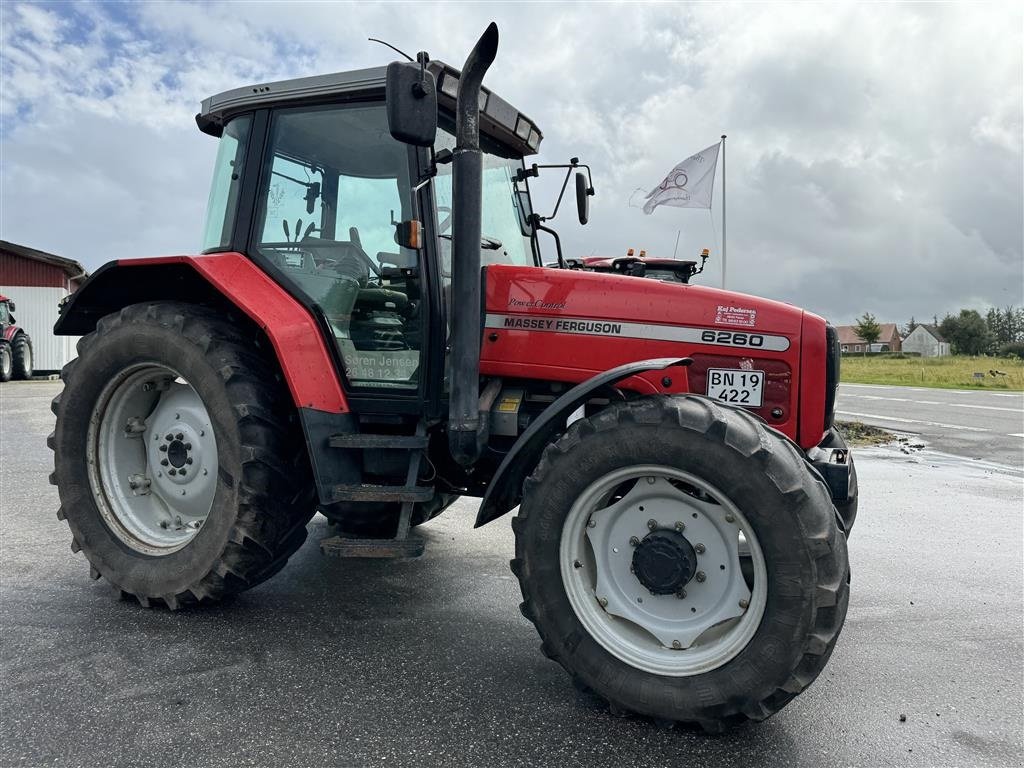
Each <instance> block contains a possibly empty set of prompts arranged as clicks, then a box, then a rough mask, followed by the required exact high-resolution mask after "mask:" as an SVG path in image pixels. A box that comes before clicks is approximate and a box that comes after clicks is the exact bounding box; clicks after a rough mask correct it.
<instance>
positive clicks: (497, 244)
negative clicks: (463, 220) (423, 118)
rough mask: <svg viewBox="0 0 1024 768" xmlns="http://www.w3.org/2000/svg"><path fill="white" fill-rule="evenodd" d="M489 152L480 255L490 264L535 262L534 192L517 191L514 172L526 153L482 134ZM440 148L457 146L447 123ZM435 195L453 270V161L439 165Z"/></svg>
mask: <svg viewBox="0 0 1024 768" xmlns="http://www.w3.org/2000/svg"><path fill="white" fill-rule="evenodd" d="M480 145H481V148H482V149H483V150H484V156H483V210H482V212H481V213H482V218H481V226H480V234H481V236H482V240H483V243H484V247H483V248H482V249H481V251H480V261H481V263H482V264H483V265H485V266H486V265H488V264H516V265H519V266H533V265H534V264H535V263H536V261H535V260H534V257H533V244H532V241H531V238H530V228H529V225H528V224H527V218H528V217H529V215H530V213H531V212H532V211H531V210H530V209H529V205H530V201H529V197H528V196H527V195H525V194H523V195H518V196H517V195H516V191H515V186H514V184H513V181H512V180H513V178H515V174H516V171H517V170H518V169H519V168H522V167H523V161H522V158H518V157H513V156H508V155H510V153H508V150H506V149H504V148H503V147H502V146H501V145H500V144H498V143H497V142H494V141H490V140H488V139H487V137H486V136H481V137H480ZM435 149H437V150H440V149H450V150H453V149H455V136H454V135H453V134H452V133H451V132H450V131H449V130H446V129H445V128H444V127H441V128H439V129H438V132H437V141H436V142H435ZM434 181H435V183H434V195H435V200H436V207H437V218H438V234H439V236H440V242H439V245H438V247H439V248H440V252H441V268H442V272H443V274H444V275H445V276H446V277H448V276H450V275H451V261H452V241H451V233H452V219H451V215H452V164H451V163H449V164H447V165H442V166H440V167H439V168H438V173H437V178H436V179H435V180H434Z"/></svg>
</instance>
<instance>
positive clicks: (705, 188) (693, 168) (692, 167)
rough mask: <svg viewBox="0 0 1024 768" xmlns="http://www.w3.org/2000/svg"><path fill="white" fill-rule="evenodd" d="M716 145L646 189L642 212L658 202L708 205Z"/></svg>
mask: <svg viewBox="0 0 1024 768" xmlns="http://www.w3.org/2000/svg"><path fill="white" fill-rule="evenodd" d="M719 146H721V145H720V144H712V145H711V146H710V147H708V148H707V149H705V150H703V151H701V152H698V153H697V154H696V155H691V156H690V157H688V158H686V159H685V160H683V162H681V163H680V164H679V165H677V166H676V167H675V168H673V169H672V170H671V171H669V172H668V176H666V177H665V180H664V181H662V182H661V184H659V185H658V186H656V187H655V188H654V189H652V190H651V191H650V193H648V195H647V202H646V203H644V213H647V214H649V213H651V212H652V211H653V210H654V209H655V208H657V207H658V206H659V205H671V206H674V207H676V208H710V207H711V192H712V190H713V189H714V186H715V166H717V165H718V148H719Z"/></svg>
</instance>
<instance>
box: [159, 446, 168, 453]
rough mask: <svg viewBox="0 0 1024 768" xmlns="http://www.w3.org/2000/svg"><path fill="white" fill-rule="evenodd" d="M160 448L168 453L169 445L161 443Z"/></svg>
mask: <svg viewBox="0 0 1024 768" xmlns="http://www.w3.org/2000/svg"><path fill="white" fill-rule="evenodd" d="M160 450H161V451H163V452H164V453H167V446H166V445H161V446H160Z"/></svg>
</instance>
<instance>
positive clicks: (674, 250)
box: [672, 229, 683, 259]
mask: <svg viewBox="0 0 1024 768" xmlns="http://www.w3.org/2000/svg"><path fill="white" fill-rule="evenodd" d="M681 234H683V230H681V229H680V230H677V231H676V247H675V248H673V249H672V258H673V259H674V258H675V257H676V251H678V250H679V236H680V235H681Z"/></svg>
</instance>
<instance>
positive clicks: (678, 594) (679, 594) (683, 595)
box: [676, 589, 686, 600]
mask: <svg viewBox="0 0 1024 768" xmlns="http://www.w3.org/2000/svg"><path fill="white" fill-rule="evenodd" d="M676 597H678V598H679V599H680V600H685V599H686V590H685V589H680V590H679V591H678V592H676Z"/></svg>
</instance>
